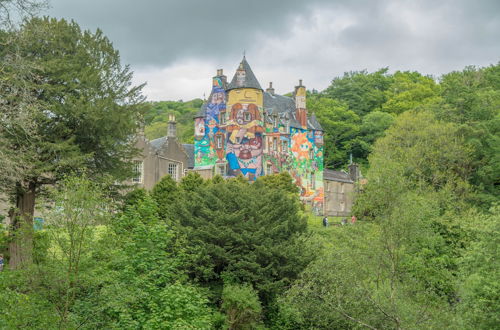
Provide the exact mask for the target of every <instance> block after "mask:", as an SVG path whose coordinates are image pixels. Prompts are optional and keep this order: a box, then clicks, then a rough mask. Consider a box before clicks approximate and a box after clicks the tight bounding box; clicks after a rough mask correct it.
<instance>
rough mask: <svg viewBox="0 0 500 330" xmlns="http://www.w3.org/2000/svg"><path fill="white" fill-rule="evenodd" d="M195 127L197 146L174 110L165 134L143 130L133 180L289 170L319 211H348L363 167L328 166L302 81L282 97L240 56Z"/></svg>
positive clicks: (147, 183) (147, 184)
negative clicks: (184, 139)
mask: <svg viewBox="0 0 500 330" xmlns="http://www.w3.org/2000/svg"><path fill="white" fill-rule="evenodd" d="M194 128H195V129H194V141H195V142H194V145H193V144H181V143H180V141H179V140H178V139H177V133H176V122H175V118H174V117H173V116H170V117H169V121H168V129H167V132H166V136H164V137H161V138H158V139H155V140H152V141H149V140H148V139H147V138H146V137H145V136H144V132H142V131H141V132H139V134H138V136H137V142H136V148H137V149H139V150H141V153H140V155H138V156H137V157H136V159H135V160H134V163H135V177H134V178H133V179H132V180H131V182H130V183H131V184H133V185H136V186H138V187H143V188H146V189H151V188H153V186H154V185H155V184H156V183H157V182H158V181H159V180H160V179H161V178H162V177H163V176H165V175H170V176H171V177H172V178H173V179H174V180H176V181H179V180H180V179H181V178H182V177H183V176H184V175H186V173H187V172H188V171H196V172H198V173H199V174H200V175H201V176H202V177H203V178H205V179H209V178H212V177H213V176H214V175H221V176H222V177H225V178H228V177H235V176H238V175H243V176H244V177H246V178H247V179H248V180H250V181H253V180H256V179H257V178H258V177H259V176H262V175H268V174H274V173H279V172H281V171H287V172H288V173H290V175H291V176H292V177H293V179H294V182H295V184H296V185H297V186H298V187H299V189H300V198H301V200H302V201H303V202H304V203H306V204H309V205H311V207H312V210H313V211H314V213H316V214H318V215H329V216H347V215H349V213H350V212H351V206H352V202H353V198H354V190H355V182H356V181H357V180H358V179H359V177H360V173H359V169H358V167H357V165H355V164H351V165H350V166H349V173H346V172H343V171H334V170H331V169H326V168H324V167H323V148H324V147H323V143H324V142H323V129H322V128H321V125H320V124H319V122H318V121H317V120H316V117H315V116H314V114H312V115H311V116H309V114H308V111H307V107H306V88H305V86H303V85H302V81H301V80H299V84H298V86H296V87H295V91H294V93H293V96H292V97H287V96H282V95H277V94H276V93H275V92H274V89H273V87H272V83H270V84H269V87H268V88H267V89H266V90H265V91H264V90H263V89H262V87H261V86H260V84H259V82H258V80H257V78H256V77H255V75H254V74H253V72H252V69H251V68H250V65H248V62H247V60H246V59H245V57H243V60H242V61H241V63H240V64H239V66H238V68H237V70H236V73H235V75H234V77H233V79H232V80H231V82H229V83H228V82H227V77H226V76H224V74H223V71H222V70H218V71H217V75H216V76H215V77H213V79H212V91H211V93H210V96H209V99H208V101H206V102H205V103H204V104H203V106H202V107H201V109H200V111H199V112H198V114H197V115H196V116H195V118H194Z"/></svg>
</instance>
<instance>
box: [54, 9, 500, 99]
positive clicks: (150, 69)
mask: <svg viewBox="0 0 500 330" xmlns="http://www.w3.org/2000/svg"><path fill="white" fill-rule="evenodd" d="M50 5H51V8H50V9H49V10H47V11H46V14H48V15H50V16H55V17H59V18H60V17H64V18H68V19H74V20H75V21H76V22H78V23H79V24H80V25H81V26H82V27H84V28H86V29H91V30H95V29H96V28H100V29H101V30H103V31H104V33H105V34H106V35H107V36H108V37H109V39H110V40H111V41H112V42H113V44H114V46H115V48H116V49H118V50H119V51H120V54H121V57H122V62H123V63H124V64H130V65H131V68H132V70H133V71H134V72H135V75H134V81H135V82H136V83H142V82H147V86H146V87H145V89H144V93H145V94H146V95H147V96H148V99H149V100H179V99H183V100H190V99H193V98H197V97H203V94H204V93H205V94H207V95H208V94H209V92H210V87H211V77H212V76H213V75H214V74H215V73H216V70H217V69H219V68H223V69H224V73H225V74H226V75H227V76H228V79H231V78H232V76H233V75H234V72H235V70H236V67H237V66H238V64H239V62H240V61H241V58H242V56H243V52H244V51H245V52H246V58H247V60H248V62H249V64H250V66H251V67H252V69H253V71H254V73H255V75H256V76H257V79H258V80H259V82H260V83H261V85H262V87H263V88H265V87H266V86H267V84H268V83H269V81H272V82H273V85H274V87H275V89H276V92H277V93H287V92H290V91H292V89H293V86H295V85H296V84H297V82H298V79H303V80H304V84H305V85H306V86H307V88H308V89H313V88H315V89H317V90H323V89H324V88H326V87H327V86H328V85H329V83H330V82H331V80H332V79H333V78H334V77H336V76H340V75H342V74H343V73H344V72H346V71H353V70H363V69H367V70H368V71H374V70H377V69H379V68H382V67H389V69H390V71H391V72H393V71H396V70H416V71H419V72H421V73H423V74H432V75H434V76H439V75H440V74H442V73H446V72H450V71H453V70H461V69H463V68H464V67H465V66H467V65H477V66H487V65H490V64H495V63H497V62H498V61H500V0H426V1H419V0H414V1H412V0H380V1H378V0H351V1H349V0H329V1H328V0H308V1H304V0H214V1H210V0H175V1H174V0H141V1H137V0H50Z"/></svg>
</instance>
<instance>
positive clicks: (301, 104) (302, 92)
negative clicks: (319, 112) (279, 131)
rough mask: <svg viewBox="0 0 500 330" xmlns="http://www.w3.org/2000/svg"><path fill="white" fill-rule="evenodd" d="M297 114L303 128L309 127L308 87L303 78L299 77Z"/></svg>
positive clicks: (296, 88) (295, 95)
mask: <svg viewBox="0 0 500 330" xmlns="http://www.w3.org/2000/svg"><path fill="white" fill-rule="evenodd" d="M293 94H294V98H295V116H296V117H297V120H298V121H299V123H300V126H302V128H304V129H307V108H306V87H305V86H303V85H302V79H299V85H298V86H295V92H294V93H293Z"/></svg>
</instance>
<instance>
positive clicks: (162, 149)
mask: <svg viewBox="0 0 500 330" xmlns="http://www.w3.org/2000/svg"><path fill="white" fill-rule="evenodd" d="M176 134H177V130H176V122H175V117H174V116H172V115H171V116H170V117H169V122H168V129H167V135H166V136H163V137H161V138H158V139H155V140H152V141H149V140H148V139H147V138H146V137H145V136H144V133H143V132H140V133H139V134H138V136H137V142H136V148H137V149H139V150H141V153H140V155H139V156H137V157H136V159H135V160H134V172H135V176H134V178H132V180H131V181H132V182H131V183H132V184H135V185H137V186H138V187H141V188H145V189H151V188H153V186H154V185H155V184H156V183H157V182H158V181H160V179H161V178H162V177H164V176H165V175H170V176H171V177H172V178H173V179H174V180H175V181H179V180H180V179H181V178H182V177H183V176H184V175H185V174H186V172H187V171H188V170H189V169H192V168H193V167H194V159H193V154H194V153H193V145H192V144H181V143H180V142H179V141H178V140H177V136H176Z"/></svg>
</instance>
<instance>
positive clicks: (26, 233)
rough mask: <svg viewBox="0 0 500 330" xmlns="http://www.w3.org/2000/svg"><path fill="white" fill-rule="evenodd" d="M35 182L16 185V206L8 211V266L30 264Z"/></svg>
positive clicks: (31, 257) (11, 267)
mask: <svg viewBox="0 0 500 330" xmlns="http://www.w3.org/2000/svg"><path fill="white" fill-rule="evenodd" d="M35 190H36V183H35V182H29V183H28V185H27V187H26V188H24V187H21V185H18V188H17V191H16V208H15V210H14V211H13V212H11V213H10V223H11V235H12V239H11V241H10V243H9V255H10V259H9V268H10V269H20V268H23V267H24V266H26V265H29V264H31V262H32V259H33V216H34V213H35Z"/></svg>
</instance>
